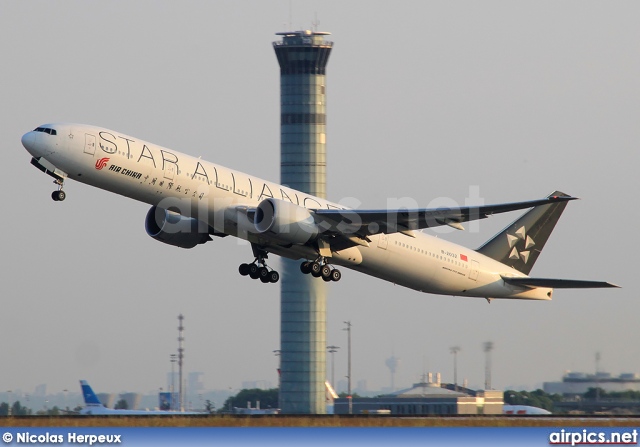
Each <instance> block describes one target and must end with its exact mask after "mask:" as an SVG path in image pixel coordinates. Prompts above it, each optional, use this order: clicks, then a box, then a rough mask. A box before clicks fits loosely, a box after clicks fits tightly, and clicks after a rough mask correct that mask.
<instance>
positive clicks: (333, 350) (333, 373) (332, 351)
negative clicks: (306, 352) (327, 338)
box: [327, 345, 340, 389]
mask: <svg viewBox="0 0 640 447" xmlns="http://www.w3.org/2000/svg"><path fill="white" fill-rule="evenodd" d="M327 349H328V350H329V353H330V354H331V386H332V387H333V388H334V389H335V386H336V382H335V380H336V370H335V359H334V354H335V353H336V352H338V349H340V346H333V345H331V346H327Z"/></svg>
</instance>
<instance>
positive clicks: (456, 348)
mask: <svg viewBox="0 0 640 447" xmlns="http://www.w3.org/2000/svg"><path fill="white" fill-rule="evenodd" d="M449 350H450V351H451V354H453V386H454V389H455V390H456V391H458V352H460V346H453V347H451V348H449Z"/></svg>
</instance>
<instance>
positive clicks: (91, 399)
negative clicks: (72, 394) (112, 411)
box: [80, 380, 102, 406]
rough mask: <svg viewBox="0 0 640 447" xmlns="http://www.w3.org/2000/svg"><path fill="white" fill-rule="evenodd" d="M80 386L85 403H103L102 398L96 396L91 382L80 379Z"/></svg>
mask: <svg viewBox="0 0 640 447" xmlns="http://www.w3.org/2000/svg"><path fill="white" fill-rule="evenodd" d="M80 387H81V388H82V397H84V403H85V405H101V406H102V402H100V399H98V396H96V393H94V392H93V390H92V389H91V387H90V386H89V383H88V382H87V381H86V380H81V381H80Z"/></svg>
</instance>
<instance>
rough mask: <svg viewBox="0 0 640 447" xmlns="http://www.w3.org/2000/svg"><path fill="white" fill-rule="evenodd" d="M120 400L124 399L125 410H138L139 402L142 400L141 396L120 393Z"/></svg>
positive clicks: (138, 394)
mask: <svg viewBox="0 0 640 447" xmlns="http://www.w3.org/2000/svg"><path fill="white" fill-rule="evenodd" d="M120 399H124V401H125V402H126V403H127V408H128V409H129V410H138V409H139V408H140V400H141V399H142V394H140V393H122V394H121V395H120Z"/></svg>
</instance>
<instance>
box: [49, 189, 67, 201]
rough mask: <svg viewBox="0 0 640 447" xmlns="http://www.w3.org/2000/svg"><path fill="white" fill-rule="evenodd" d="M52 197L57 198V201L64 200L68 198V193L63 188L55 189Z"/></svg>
mask: <svg viewBox="0 0 640 447" xmlns="http://www.w3.org/2000/svg"><path fill="white" fill-rule="evenodd" d="M51 198H52V199H53V200H55V201H56V202H62V201H63V200H64V199H66V198H67V194H66V193H65V192H64V191H62V190H60V191H53V192H52V193H51Z"/></svg>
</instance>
